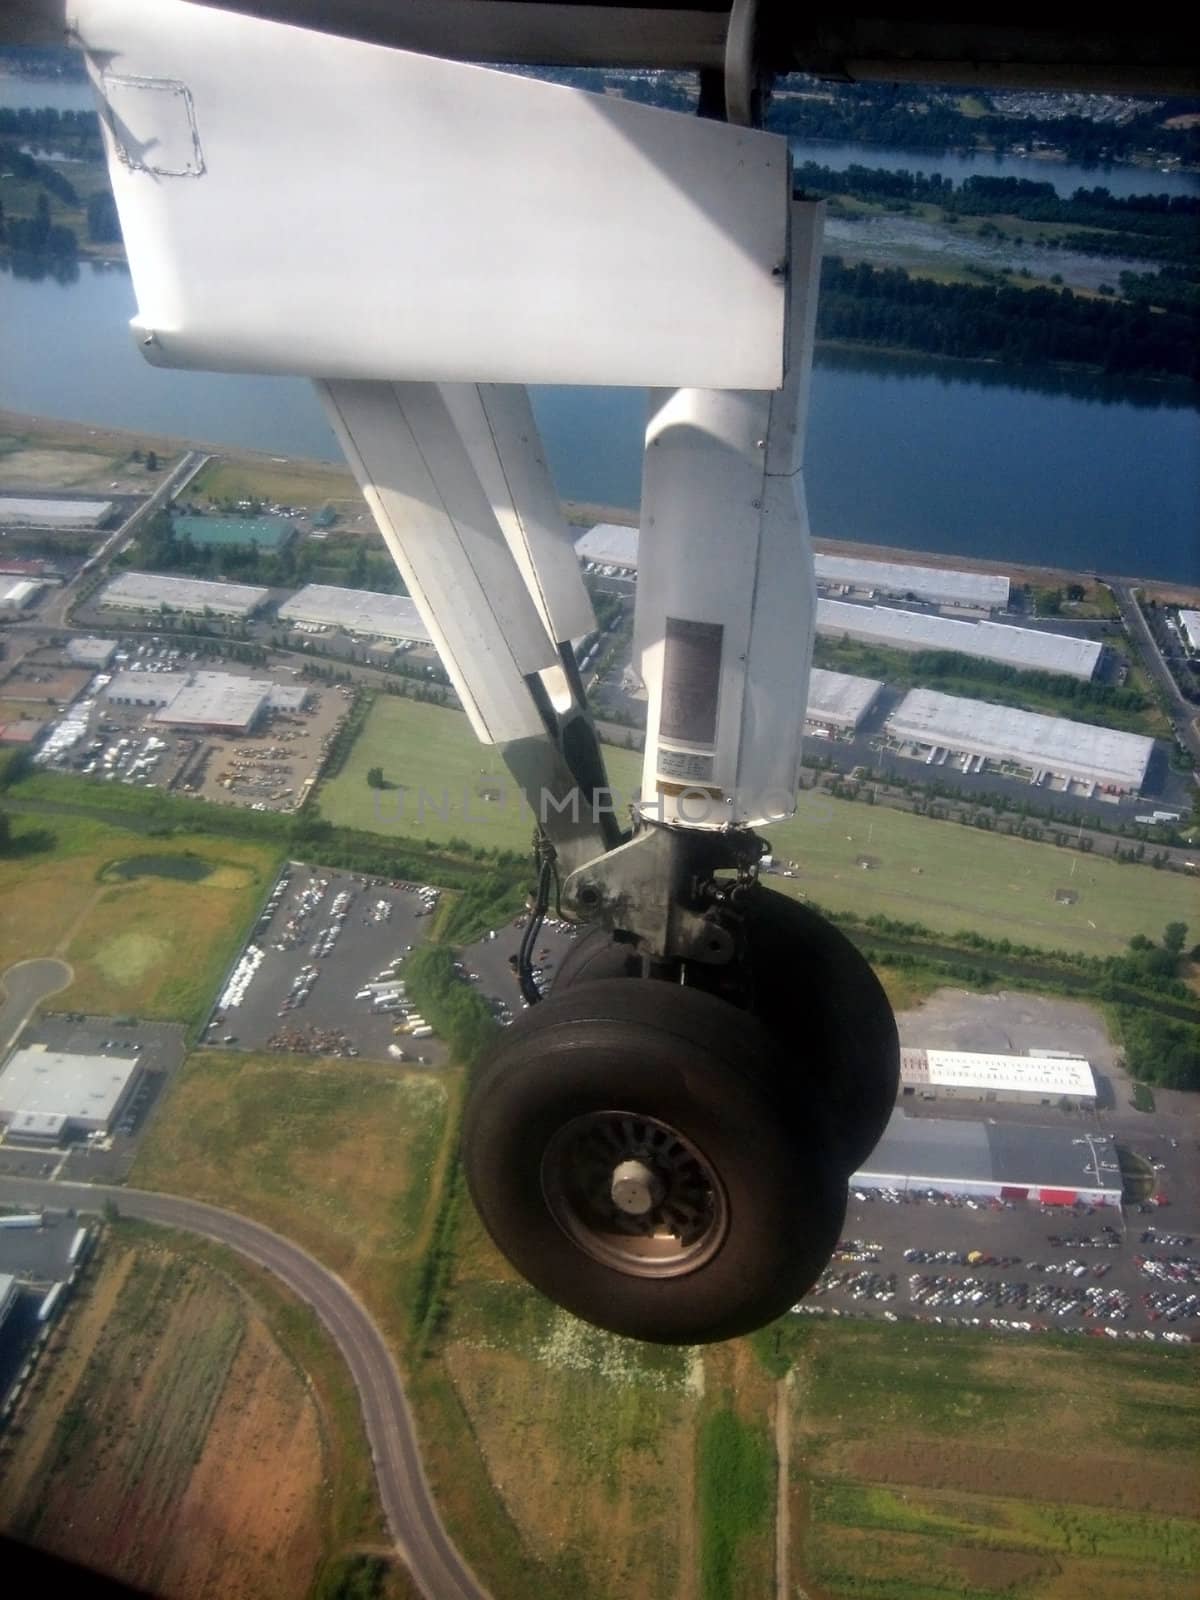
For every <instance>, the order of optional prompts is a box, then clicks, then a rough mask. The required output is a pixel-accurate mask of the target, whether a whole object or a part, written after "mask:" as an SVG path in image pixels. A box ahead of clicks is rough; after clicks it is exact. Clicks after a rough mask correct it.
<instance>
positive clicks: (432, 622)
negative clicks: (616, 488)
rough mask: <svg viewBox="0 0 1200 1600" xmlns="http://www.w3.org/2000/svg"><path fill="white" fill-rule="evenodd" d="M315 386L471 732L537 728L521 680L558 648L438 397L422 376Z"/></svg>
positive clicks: (503, 733) (493, 734)
mask: <svg viewBox="0 0 1200 1600" xmlns="http://www.w3.org/2000/svg"><path fill="white" fill-rule="evenodd" d="M316 388H317V392H318V394H319V395H320V397H321V400H322V401H323V403H324V405H325V409H326V412H327V414H328V416H329V420H330V422H331V423H332V425H333V428H334V431H335V433H336V434H337V436H338V439H339V441H340V443H341V446H342V449H343V450H344V451H345V453H346V458H347V460H348V461H349V462H350V465H351V468H352V469H353V471H354V475H355V477H356V478H357V479H358V483H359V487H360V488H361V489H362V491H363V494H364V496H365V497H366V501H367V504H368V505H369V506H370V508H371V511H372V514H373V515H374V517H375V521H376V522H377V523H378V525H379V531H380V533H382V535H383V538H384V542H385V543H386V545H387V547H388V549H389V551H390V552H391V555H392V559H393V560H394V561H395V563H396V565H397V567H398V568H399V569H400V573H401V575H402V576H403V578H404V581H405V584H406V585H407V587H408V591H409V593H410V594H411V596H412V598H413V601H414V602H415V604H416V606H417V609H418V611H419V612H420V613H421V617H422V619H423V621H424V622H425V625H426V627H427V628H428V629H429V633H430V637H431V638H432V639H433V642H434V644H435V645H436V646H437V649H438V654H439V655H440V656H441V658H442V664H443V666H444V667H445V668H446V671H447V672H448V673H449V675H450V679H451V682H452V683H453V684H454V687H455V689H456V690H457V691H458V694H459V697H460V699H461V700H462V703H463V705H464V706H465V708H466V711H467V715H468V716H469V717H470V719H471V726H472V727H473V728H474V730H475V733H476V735H477V736H478V737H479V738H480V739H481V740H482V741H483V742H484V743H485V744H506V743H508V742H509V741H512V740H516V739H526V738H536V737H539V736H542V735H544V733H545V725H544V722H543V720H542V718H541V716H540V714H539V712H538V710H537V707H536V706H535V704H534V701H533V698H532V696H531V695H530V692H529V688H528V685H527V684H526V681H525V680H526V678H527V677H528V676H530V675H531V674H533V673H536V672H541V671H543V670H544V669H546V668H549V667H556V666H557V665H558V652H557V650H556V649H555V643H554V641H553V640H552V639H551V637H550V635H549V633H548V632H547V631H546V628H545V627H544V626H543V619H542V615H541V614H540V612H539V610H538V608H537V607H536V606H535V605H534V602H533V600H532V599H531V598H530V594H529V591H528V590H527V588H526V586H525V582H524V581H523V578H522V574H521V571H520V570H519V568H518V566H517V563H516V561H515V560H514V559H513V556H512V552H511V551H510V549H509V546H508V543H507V541H506V539H505V537H504V534H503V533H502V531H501V528H500V524H499V522H498V521H497V518H496V513H495V511H494V510H493V506H492V503H491V500H490V499H489V496H488V494H487V492H485V489H484V487H483V485H482V484H481V482H480V478H479V474H478V473H477V472H476V470H475V465H474V462H473V460H472V456H471V453H470V451H469V450H468V448H467V446H466V444H465V443H464V442H463V440H462V438H461V437H460V436H459V433H458V430H457V427H456V425H455V419H454V417H453V416H452V414H451V409H450V407H449V406H448V405H447V400H446V396H445V395H444V394H443V392H442V390H441V389H440V388H439V387H438V386H437V385H436V384H432V383H375V382H357V381H349V382H343V381H336V382H326V383H317V385H316ZM458 399H459V401H460V402H461V400H462V397H458ZM456 409H460V410H461V409H462V404H461V403H460V404H459V405H458V406H457V407H456ZM585 599H586V596H585Z"/></svg>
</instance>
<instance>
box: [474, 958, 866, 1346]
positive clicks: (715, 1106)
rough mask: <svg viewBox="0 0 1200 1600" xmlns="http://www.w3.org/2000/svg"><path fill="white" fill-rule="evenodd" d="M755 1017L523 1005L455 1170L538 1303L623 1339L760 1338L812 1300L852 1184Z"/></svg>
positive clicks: (618, 990)
mask: <svg viewBox="0 0 1200 1600" xmlns="http://www.w3.org/2000/svg"><path fill="white" fill-rule="evenodd" d="M785 1081H786V1078H785V1074H784V1072H783V1071H782V1066H781V1062H780V1060H779V1053H778V1049H777V1046H776V1044H775V1042H774V1040H773V1039H772V1038H771V1036H770V1034H769V1033H768V1032H767V1030H766V1029H765V1028H764V1027H763V1026H762V1024H761V1023H760V1022H759V1021H758V1020H757V1019H756V1018H755V1017H754V1016H752V1015H750V1014H748V1013H746V1012H742V1011H739V1010H738V1009H737V1008H736V1007H734V1006H732V1005H731V1004H729V1003H728V1002H727V1001H725V1000H721V999H718V998H717V997H716V996H714V995H711V994H706V993H705V992H703V991H702V990H699V989H690V988H686V987H684V986H682V985H677V984H669V983H664V982H661V981H657V980H654V979H641V978H628V979H626V980H625V981H623V982H613V981H612V980H611V979H609V980H593V981H587V982H580V983H578V984H576V985H573V986H570V987H568V988H567V989H566V991H565V992H563V993H558V994H552V995H551V996H550V997H549V999H547V1000H545V1001H543V1002H542V1003H541V1004H540V1005H537V1006H531V1007H530V1008H529V1010H528V1011H526V1012H525V1013H524V1014H523V1015H522V1016H521V1017H520V1018H518V1020H517V1021H516V1023H514V1025H513V1027H512V1028H511V1029H510V1030H509V1031H508V1033H507V1034H506V1036H505V1038H504V1041H503V1042H502V1044H501V1045H500V1047H499V1048H498V1050H497V1051H496V1053H495V1055H494V1056H493V1057H492V1059H491V1060H490V1062H489V1063H488V1064H487V1066H486V1067H485V1068H484V1069H483V1071H482V1073H481V1075H480V1077H479V1079H478V1081H477V1083H476V1085H475V1087H474V1089H473V1091H472V1094H471V1098H470V1101H469V1103H468V1107H467V1114H466V1122H465V1126H464V1135H463V1154H464V1160H465V1165H466V1173H467V1182H468V1186H469V1188H470V1191H471V1196H472V1199H473V1200H474V1202H475V1205H476V1207H477V1209H478V1211H479V1214H480V1216H481V1217H482V1219H483V1222H484V1225H485V1226H486V1228H487V1229H488V1232H489V1233H490V1234H491V1236H492V1238H493V1240H494V1241H495V1243H496V1244H497V1246H498V1247H499V1248H500V1250H501V1251H502V1252H503V1253H504V1254H505V1255H506V1256H507V1257H508V1259H509V1260H510V1261H511V1262H512V1263H513V1265H514V1266H515V1267H516V1268H517V1269H518V1271H519V1272H521V1273H522V1274H523V1275H524V1276H525V1277H526V1278H528V1280H529V1281H530V1282H531V1283H532V1284H534V1286H535V1287H536V1288H538V1289H540V1290H541V1291H542V1292H543V1293H544V1294H546V1295H548V1296H549V1297H550V1298H551V1299H553V1300H555V1301H557V1302H558V1304H560V1305H562V1306H564V1307H565V1308H566V1309H567V1310H568V1311H571V1312H573V1313H574V1314H575V1315H576V1316H579V1317H583V1318H585V1319H586V1320H587V1321H589V1322H593V1323H596V1324H598V1325H599V1326H600V1327H603V1328H607V1329H609V1330H610V1331H612V1332H614V1333H619V1334H624V1335H626V1336H627V1337H630V1338H636V1339H645V1340H649V1341H652V1342H657V1343H669V1344H696V1343H707V1342H710V1341H713V1340H719V1339H728V1338H733V1337H734V1336H735V1335H737V1334H742V1333H748V1332H750V1331H751V1330H752V1329H754V1328H757V1327H760V1326H762V1324H763V1323H766V1322H769V1321H771V1320H772V1319H773V1318H775V1317H777V1316H780V1315H781V1314H782V1313H783V1312H784V1311H786V1310H787V1309H788V1308H789V1307H790V1306H792V1305H794V1304H795V1302H796V1301H797V1300H798V1299H799V1298H800V1296H801V1295H802V1294H804V1293H805V1292H806V1290H808V1289H809V1288H811V1287H812V1284H813V1283H814V1282H815V1281H816V1278H817V1276H818V1275H819V1274H820V1272H821V1270H822V1268H823V1267H824V1266H825V1263H826V1262H827V1261H828V1259H829V1256H830V1254H831V1253H832V1251H833V1248H834V1246H835V1244H836V1243H837V1239H838V1236H839V1233H840V1230H841V1226H842V1220H843V1217H844V1213H845V1203H846V1182H845V1178H846V1174H845V1172H844V1171H843V1170H842V1169H841V1168H840V1167H839V1166H838V1164H837V1163H836V1162H835V1161H832V1160H831V1159H830V1156H829V1152H828V1149H827V1148H826V1141H825V1140H824V1139H823V1137H822V1136H821V1128H820V1124H819V1123H817V1122H809V1123H803V1124H802V1123H800V1122H798V1121H796V1120H795V1119H793V1118H792V1117H791V1116H789V1115H788V1108H787V1104H786V1097H784V1096H782V1095H781V1094H780V1092H779V1090H780V1085H781V1084H783V1083H784V1082H785Z"/></svg>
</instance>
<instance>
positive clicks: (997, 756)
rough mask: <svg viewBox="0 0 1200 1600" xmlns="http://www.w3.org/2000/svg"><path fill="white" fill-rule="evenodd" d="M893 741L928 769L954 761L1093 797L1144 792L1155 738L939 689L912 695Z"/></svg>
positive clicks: (892, 724) (895, 722)
mask: <svg viewBox="0 0 1200 1600" xmlns="http://www.w3.org/2000/svg"><path fill="white" fill-rule="evenodd" d="M887 731H888V735H889V736H890V738H891V739H892V740H893V741H894V743H895V744H897V745H899V746H900V747H902V748H904V747H909V749H910V750H911V753H912V754H914V755H919V756H924V758H925V761H926V763H927V764H928V765H931V766H932V765H935V764H938V763H939V762H944V761H946V760H947V759H950V758H953V759H955V760H957V761H959V762H961V764H962V765H963V767H964V769H965V770H967V771H982V770H983V768H984V767H985V766H996V767H999V768H1001V769H1002V770H1004V769H1007V770H1008V771H1010V772H1011V773H1013V774H1014V775H1016V774H1020V775H1023V776H1026V777H1028V778H1029V780H1030V781H1031V782H1032V783H1034V784H1041V783H1046V782H1050V781H1053V780H1055V779H1057V780H1059V782H1060V783H1075V784H1079V785H1081V786H1082V788H1083V789H1084V790H1085V791H1086V792H1087V793H1088V794H1094V793H1095V792H1096V791H1097V790H1099V791H1100V792H1102V793H1105V794H1113V795H1122V794H1137V793H1138V791H1139V790H1140V789H1141V787H1142V784H1143V783H1144V782H1145V781H1146V769H1147V767H1148V766H1149V764H1150V757H1151V755H1152V754H1153V751H1154V740H1153V739H1149V738H1147V737H1146V736H1145V735H1144V734H1140V733H1118V732H1117V731H1116V730H1115V729H1113V728H1096V727H1092V726H1090V725H1089V724H1087V723H1083V722H1069V721H1068V720H1067V719H1066V718H1065V717H1045V716H1042V715H1041V714H1040V713H1039V712H1035V711H1017V710H1014V708H1013V707H1011V706H994V705H988V704H987V703H986V702H984V701H982V700H965V699H963V698H962V697H961V696H959V695H953V694H939V693H938V691H937V690H936V689H910V690H909V692H908V693H907V694H906V695H905V696H904V699H903V700H902V701H901V702H900V704H899V705H898V706H897V707H896V709H895V711H893V712H892V714H891V716H890V717H889V718H888V720H887Z"/></svg>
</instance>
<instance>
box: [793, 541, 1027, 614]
mask: <svg viewBox="0 0 1200 1600" xmlns="http://www.w3.org/2000/svg"><path fill="white" fill-rule="evenodd" d="M813 559H814V561H815V563H816V568H817V582H818V583H819V584H820V585H821V586H822V588H832V587H834V586H835V585H836V586H839V587H841V588H845V589H848V590H853V591H855V592H856V593H860V594H890V595H895V596H897V598H899V599H904V598H905V597H906V596H911V597H912V599H914V600H925V601H928V602H929V604H931V605H936V606H969V607H971V608H972V609H975V610H981V611H1003V610H1004V609H1005V607H1006V606H1007V605H1008V594H1009V582H1008V579H1007V578H1005V577H1002V576H1001V575H1000V574H999V573H993V572H961V571H959V570H957V569H956V568H951V567H946V568H942V567H916V566H910V565H909V564H908V563H907V562H900V561H859V560H857V559H855V557H853V556H833V555H821V554H817V555H816V556H814V558H813Z"/></svg>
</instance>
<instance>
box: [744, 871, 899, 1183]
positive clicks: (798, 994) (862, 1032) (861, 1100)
mask: <svg viewBox="0 0 1200 1600" xmlns="http://www.w3.org/2000/svg"><path fill="white" fill-rule="evenodd" d="M746 930H747V945H748V956H749V962H750V972H751V977H752V981H753V999H752V1002H751V1009H752V1010H753V1012H754V1014H755V1015H756V1016H757V1017H758V1018H759V1019H760V1021H762V1022H763V1024H764V1025H765V1026H766V1027H767V1029H768V1030H769V1031H770V1033H771V1034H772V1036H773V1037H774V1039H775V1041H776V1043H777V1045H778V1046H779V1049H780V1052H781V1055H782V1058H783V1062H784V1077H783V1080H782V1082H781V1084H780V1090H779V1092H780V1094H781V1096H782V1098H783V1100H784V1101H785V1103H786V1105H787V1106H788V1108H789V1112H790V1115H791V1117H792V1119H793V1120H794V1122H795V1123H796V1124H797V1125H800V1126H803V1125H804V1124H805V1123H806V1122H807V1121H808V1120H810V1119H811V1118H812V1117H813V1116H814V1113H815V1111H816V1108H818V1107H823V1108H824V1114H825V1117H826V1120H827V1124H828V1138H829V1141H830V1147H831V1150H832V1153H833V1156H834V1159H835V1160H836V1161H837V1162H839V1163H840V1165H841V1167H842V1169H843V1171H844V1172H845V1173H846V1175H847V1176H849V1175H850V1173H852V1172H855V1171H857V1170H858V1168H859V1167H861V1166H862V1165H863V1163H864V1162H865V1161H866V1160H867V1159H868V1157H869V1156H870V1154H871V1151H872V1150H874V1148H875V1146H876V1145H877V1144H878V1143H879V1140H880V1139H881V1138H882V1136H883V1132H884V1129H885V1128H886V1127H887V1125H888V1119H889V1118H890V1117H891V1115H892V1112H893V1111H894V1110H895V1106H896V1095H897V1093H898V1092H899V1087H900V1039H899V1035H898V1034H897V1032H896V1019H895V1017H894V1016H893V1015H892V1008H891V1006H890V1004H889V1003H888V998H887V995H886V994H884V992H883V987H882V985H881V984H880V982H879V979H878V978H877V977H876V976H875V974H874V972H872V970H871V966H870V963H869V962H868V961H867V960H866V959H865V957H863V956H862V955H861V954H860V953H859V951H858V950H857V949H856V948H855V947H854V945H853V944H851V942H850V940H849V939H847V938H846V936H845V934H844V933H841V932H839V931H838V929H837V928H835V927H834V926H833V925H832V923H830V922H827V921H826V920H825V918H824V917H822V916H819V915H818V914H817V913H816V912H815V911H812V910H810V909H809V908H808V907H807V906H804V905H801V904H800V902H799V901H798V900H792V899H791V898H790V897H789V896H787V895H783V894H779V893H778V892H777V891H776V890H774V889H767V888H765V887H764V886H763V885H761V884H760V885H758V886H757V887H756V888H755V890H754V892H753V895H752V898H751V901H750V905H749V907H748V909H747V913H746Z"/></svg>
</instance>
